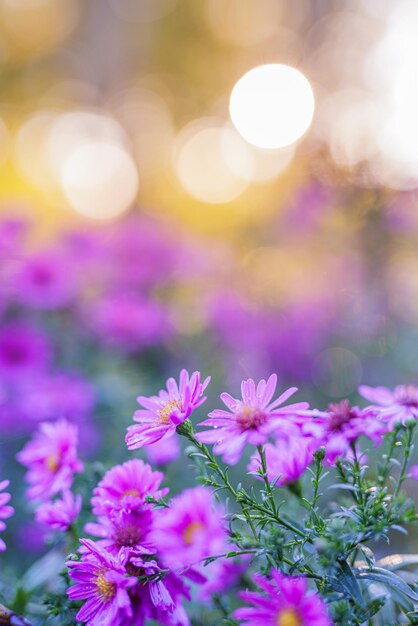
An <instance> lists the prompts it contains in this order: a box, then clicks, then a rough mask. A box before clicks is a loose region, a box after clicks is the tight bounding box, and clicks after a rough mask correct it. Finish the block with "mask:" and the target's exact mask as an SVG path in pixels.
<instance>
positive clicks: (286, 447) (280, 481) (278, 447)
mask: <svg viewBox="0 0 418 626" xmlns="http://www.w3.org/2000/svg"><path fill="white" fill-rule="evenodd" d="M314 449H315V446H314V443H313V440H312V439H310V438H309V437H303V436H299V437H291V438H290V439H288V440H283V439H282V440H278V441H276V443H274V444H272V443H267V444H266V445H265V448H264V451H265V455H266V465H267V477H268V479H269V481H270V482H273V481H274V484H275V485H277V486H281V485H286V484H288V483H292V482H295V481H296V480H298V478H300V476H301V475H302V474H303V472H304V471H305V470H306V468H307V467H308V466H309V465H310V464H311V462H312V459H313V452H314ZM260 467H261V460H260V457H259V455H258V453H255V454H253V455H252V457H251V460H250V464H249V465H248V471H250V472H253V473H256V472H257V470H259V469H260ZM255 475H256V476H257V477H258V478H260V479H261V476H260V475H259V474H257V473H256V474H255Z"/></svg>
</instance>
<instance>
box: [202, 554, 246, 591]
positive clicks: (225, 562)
mask: <svg viewBox="0 0 418 626" xmlns="http://www.w3.org/2000/svg"><path fill="white" fill-rule="evenodd" d="M234 549H235V546H233V545H231V544H229V545H228V551H231V552H232V551H233V550H234ZM236 549H237V550H238V548H236ZM249 561H250V555H249V554H243V555H241V556H237V557H235V558H229V559H227V558H219V559H216V560H215V561H212V562H211V563H209V564H208V565H207V566H206V567H205V568H204V569H203V570H202V571H203V573H204V575H205V576H206V579H207V580H206V581H205V582H204V583H202V584H201V585H200V586H199V591H198V598H199V600H201V601H203V602H211V601H212V598H213V596H214V594H216V593H221V594H224V593H225V592H226V591H228V590H229V589H230V588H231V587H234V586H235V585H236V584H237V583H238V581H239V579H240V577H241V575H242V574H244V572H245V571H246V569H247V567H248V563H249Z"/></svg>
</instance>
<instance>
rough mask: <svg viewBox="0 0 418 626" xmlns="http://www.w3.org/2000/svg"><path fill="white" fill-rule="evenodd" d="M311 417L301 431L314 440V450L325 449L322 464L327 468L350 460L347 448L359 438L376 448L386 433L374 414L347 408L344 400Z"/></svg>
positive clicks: (347, 403) (350, 407) (354, 407)
mask: <svg viewBox="0 0 418 626" xmlns="http://www.w3.org/2000/svg"><path fill="white" fill-rule="evenodd" d="M313 415H314V417H313V418H312V419H310V420H308V421H307V422H305V423H304V424H303V425H302V430H303V431H304V432H305V434H308V435H310V436H312V437H313V438H315V439H316V440H317V443H318V447H319V446H321V445H323V446H325V461H326V462H327V463H328V464H329V465H334V463H335V462H336V461H337V459H339V458H342V457H346V456H350V455H351V444H352V443H353V442H354V441H356V440H357V439H358V438H359V437H361V436H364V437H367V438H368V439H371V440H372V441H373V443H374V445H376V446H377V445H379V444H380V443H381V440H382V437H383V435H384V434H385V432H386V427H385V425H384V424H383V423H382V422H381V421H379V420H378V419H377V417H376V412H375V411H373V410H371V409H359V408H358V407H356V406H350V403H349V402H348V400H342V401H341V402H339V403H337V404H330V405H329V407H328V410H327V411H315V412H313Z"/></svg>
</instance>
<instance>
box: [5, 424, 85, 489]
mask: <svg viewBox="0 0 418 626" xmlns="http://www.w3.org/2000/svg"><path fill="white" fill-rule="evenodd" d="M77 437H78V429H77V426H75V425H74V424H70V423H69V422H67V421H66V420H65V419H61V420H59V421H57V422H44V423H42V424H41V425H40V427H39V429H38V431H37V432H36V433H35V435H34V437H33V439H32V440H31V441H29V442H28V443H27V444H26V445H25V447H24V448H23V450H21V452H19V453H18V454H17V459H18V461H19V462H20V463H21V464H22V465H25V466H26V467H27V468H28V472H27V474H26V481H27V482H28V483H29V484H30V485H31V486H30V487H29V489H28V491H27V495H28V498H29V499H30V500H36V499H40V500H48V499H49V498H51V497H52V496H54V495H55V494H57V493H59V492H60V491H65V490H67V489H70V487H71V485H72V483H73V478H74V474H75V473H76V472H81V471H82V470H83V464H82V463H81V462H80V461H79V460H78V458H77Z"/></svg>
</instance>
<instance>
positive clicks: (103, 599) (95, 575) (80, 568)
mask: <svg viewBox="0 0 418 626" xmlns="http://www.w3.org/2000/svg"><path fill="white" fill-rule="evenodd" d="M80 543H81V544H82V546H83V548H84V553H83V557H82V560H81V561H69V562H67V567H68V569H69V576H70V578H71V579H72V580H74V581H75V582H76V584H75V585H74V586H72V587H70V588H69V589H68V590H67V594H68V596H69V597H70V599H71V600H87V602H85V604H84V605H83V606H82V607H81V609H80V610H79V611H78V613H77V616H76V619H77V620H78V621H80V622H86V624H87V625H88V626H113V624H120V623H122V620H123V619H124V618H129V617H131V616H132V606H131V600H130V597H129V594H128V590H129V589H130V588H131V587H133V586H134V585H136V583H137V579H136V578H135V577H134V576H127V575H126V570H125V563H126V555H125V553H124V551H123V550H121V551H120V553H119V554H118V555H117V556H112V555H111V554H109V553H108V552H106V551H105V550H103V549H102V548H101V547H100V546H99V545H97V544H95V543H94V542H93V541H89V540H88V539H80Z"/></svg>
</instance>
